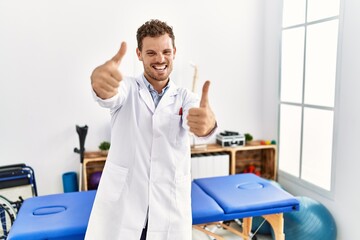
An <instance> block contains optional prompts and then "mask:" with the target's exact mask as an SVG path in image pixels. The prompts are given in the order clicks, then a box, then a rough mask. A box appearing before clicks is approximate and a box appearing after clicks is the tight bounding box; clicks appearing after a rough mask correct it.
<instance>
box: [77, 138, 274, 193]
mask: <svg viewBox="0 0 360 240" xmlns="http://www.w3.org/2000/svg"><path fill="white" fill-rule="evenodd" d="M219 152H225V153H227V154H229V156H230V169H229V173H230V174H236V173H244V172H249V171H250V170H251V171H255V172H256V173H259V175H260V176H261V177H264V178H267V179H272V180H276V179H277V149H276V145H256V146H243V147H240V146H239V147H221V146H220V145H218V144H209V145H207V147H206V148H204V149H196V148H192V149H191V154H198V153H219ZM105 160H106V155H103V154H102V153H101V152H85V156H84V162H83V184H82V190H85V191H86V190H88V189H89V178H90V175H91V174H92V173H94V172H97V171H101V170H102V169H103V167H104V164H105Z"/></svg>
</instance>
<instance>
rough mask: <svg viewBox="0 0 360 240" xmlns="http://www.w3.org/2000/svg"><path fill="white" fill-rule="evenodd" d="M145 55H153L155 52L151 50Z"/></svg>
mask: <svg viewBox="0 0 360 240" xmlns="http://www.w3.org/2000/svg"><path fill="white" fill-rule="evenodd" d="M147 55H149V56H154V55H155V53H153V52H148V53H147Z"/></svg>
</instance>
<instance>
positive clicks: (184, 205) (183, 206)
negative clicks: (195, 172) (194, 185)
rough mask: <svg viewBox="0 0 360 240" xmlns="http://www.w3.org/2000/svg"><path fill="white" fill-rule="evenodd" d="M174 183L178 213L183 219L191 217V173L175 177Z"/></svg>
mask: <svg viewBox="0 0 360 240" xmlns="http://www.w3.org/2000/svg"><path fill="white" fill-rule="evenodd" d="M175 185H176V205H177V209H178V214H179V216H180V219H182V221H185V220H188V219H190V218H191V175H190V174H186V175H183V176H179V177H177V178H176V179H175Z"/></svg>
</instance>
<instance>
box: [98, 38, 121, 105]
mask: <svg viewBox="0 0 360 240" xmlns="http://www.w3.org/2000/svg"><path fill="white" fill-rule="evenodd" d="M125 53H126V43H125V42H122V43H121V47H120V49H119V51H118V52H117V53H116V55H115V56H114V57H113V58H112V59H110V60H109V61H107V62H105V63H104V64H103V65H100V66H98V67H97V68H95V69H94V71H93V72H92V74H91V86H92V88H93V89H94V91H95V93H96V95H97V96H98V97H99V98H101V99H108V98H111V97H113V96H115V95H116V94H117V92H118V87H119V84H120V82H121V80H122V79H123V76H122V74H121V72H120V71H119V70H118V67H119V66H120V63H121V60H122V59H123V57H124V55H125Z"/></svg>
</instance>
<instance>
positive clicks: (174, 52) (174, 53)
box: [173, 47, 176, 59]
mask: <svg viewBox="0 0 360 240" xmlns="http://www.w3.org/2000/svg"><path fill="white" fill-rule="evenodd" d="M173 55H174V57H173V59H175V55H176V47H174V51H173Z"/></svg>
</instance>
